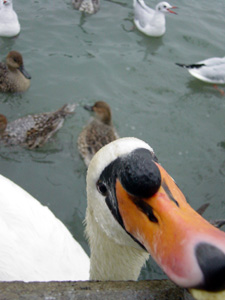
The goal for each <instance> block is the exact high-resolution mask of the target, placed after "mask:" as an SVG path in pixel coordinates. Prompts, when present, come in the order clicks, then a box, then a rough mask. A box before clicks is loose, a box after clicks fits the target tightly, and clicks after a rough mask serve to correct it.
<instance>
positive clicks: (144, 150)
mask: <svg viewBox="0 0 225 300" xmlns="http://www.w3.org/2000/svg"><path fill="white" fill-rule="evenodd" d="M0 193H1V194H0V205H1V207H0V216H1V218H0V220H1V224H0V225H1V226H0V234H1V236H0V251H1V255H0V279H1V280H7V281H10V280H24V281H36V280H38V281H40V280H41V281H43V280H74V279H85V278H86V279H87V273H88V268H89V261H88V259H87V256H86V255H85V253H83V252H82V250H81V248H80V247H79V245H78V244H77V243H76V242H75V241H74V240H73V238H72V236H71V234H70V233H69V232H68V230H67V229H66V228H65V226H64V225H63V224H62V223H61V222H60V221H59V220H57V219H56V218H55V217H54V216H53V214H52V213H51V212H50V211H49V209H48V208H46V207H43V206H42V205H41V204H40V203H38V201H37V200H35V199H34V198H33V197H31V196H30V195H29V194H27V193H26V192H25V191H24V190H22V189H21V188H20V187H18V186H17V185H15V184H14V183H12V182H11V181H10V180H8V179H6V178H4V177H1V189H0ZM87 199H88V205H87V211H86V234H87V237H88V240H89V244H90V250H91V258H90V277H89V278H90V279H91V280H137V278H138V275H139V273H140V270H141V267H142V265H143V264H144V263H145V261H146V259H147V258H148V256H149V253H150V254H151V255H152V257H153V258H154V259H155V260H156V262H157V263H158V264H159V266H161V268H162V269H163V270H164V271H165V273H166V274H167V275H168V276H169V278H170V279H171V280H172V281H174V282H175V283H176V284H178V285H179V286H182V287H185V288H197V289H198V288H199V289H203V290H207V291H213V292H217V291H220V290H224V288H225V276H224V274H225V233H224V232H222V231H220V230H219V229H217V228H215V227H214V226H212V225H211V224H210V223H208V222H207V221H206V220H204V219H203V218H202V217H201V216H200V215H199V214H198V213H197V212H195V211H194V210H193V209H192V208H191V207H190V206H189V205H188V203H187V202H186V199H185V197H184V195H183V194H182V192H181V191H180V190H179V188H178V187H177V185H176V183H175V182H174V180H173V179H172V178H171V177H170V175H169V174H168V173H167V172H166V171H165V169H164V168H163V167H162V166H161V165H160V164H159V163H158V162H157V158H156V156H155V154H154V152H153V150H152V148H151V147H150V146H149V145H148V144H146V143H145V142H143V141H141V140H139V139H136V138H123V139H118V140H115V141H113V142H111V143H110V144H108V145H106V146H104V147H103V148H102V149H100V150H99V151H98V152H97V154H96V155H95V156H94V157H93V159H92V161H91V163H90V165H89V168H88V172H87ZM82 272H83V274H82ZM79 274H81V275H79ZM79 276H80V277H79ZM214 294H215V293H214Z"/></svg>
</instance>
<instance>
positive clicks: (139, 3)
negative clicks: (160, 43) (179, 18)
mask: <svg viewBox="0 0 225 300" xmlns="http://www.w3.org/2000/svg"><path fill="white" fill-rule="evenodd" d="M133 5H134V23H135V25H136V26H137V28H138V29H139V30H140V31H141V32H143V33H144V34H146V35H148V36H154V37H159V36H162V35H163V34H164V33H165V32H166V18H165V14H166V13H168V12H169V13H173V14H176V13H175V12H174V11H172V10H171V9H174V8H176V6H171V5H170V4H169V3H167V2H160V3H158V4H157V5H156V7H155V10H154V9H152V8H150V7H149V6H147V5H146V4H145V2H144V1H143V0H134V2H133Z"/></svg>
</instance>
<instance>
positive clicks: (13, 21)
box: [0, 0, 20, 37]
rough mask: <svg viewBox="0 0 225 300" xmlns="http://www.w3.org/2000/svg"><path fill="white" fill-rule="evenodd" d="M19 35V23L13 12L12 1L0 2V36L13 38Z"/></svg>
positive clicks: (4, 0)
mask: <svg viewBox="0 0 225 300" xmlns="http://www.w3.org/2000/svg"><path fill="white" fill-rule="evenodd" d="M19 33H20V23H19V21H18V17H17V14H16V12H15V11H14V10H13V2H12V0H3V1H2V0H1V7H0V36H3V37H13V36H16V35H18V34H19Z"/></svg>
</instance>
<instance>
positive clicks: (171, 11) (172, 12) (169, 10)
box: [167, 6, 177, 15]
mask: <svg viewBox="0 0 225 300" xmlns="http://www.w3.org/2000/svg"><path fill="white" fill-rule="evenodd" d="M174 8H175V9H176V8H177V7H176V6H172V7H171V9H174ZM171 9H169V8H168V9H167V10H168V12H170V13H171V14H175V15H177V13H176V12H175V11H173V10H171Z"/></svg>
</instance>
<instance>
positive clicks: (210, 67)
mask: <svg viewBox="0 0 225 300" xmlns="http://www.w3.org/2000/svg"><path fill="white" fill-rule="evenodd" d="M176 65H178V66H180V67H183V68H185V69H187V70H188V72H189V73H190V74H191V75H192V76H194V77H195V78H197V79H199V80H201V81H204V82H208V83H212V84H214V87H215V88H216V89H218V90H219V92H220V93H221V94H222V95H224V91H223V90H221V89H219V88H218V87H217V86H216V84H225V56H224V57H212V58H208V59H205V60H201V61H199V62H197V63H194V64H190V65H185V64H180V63H176Z"/></svg>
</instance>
